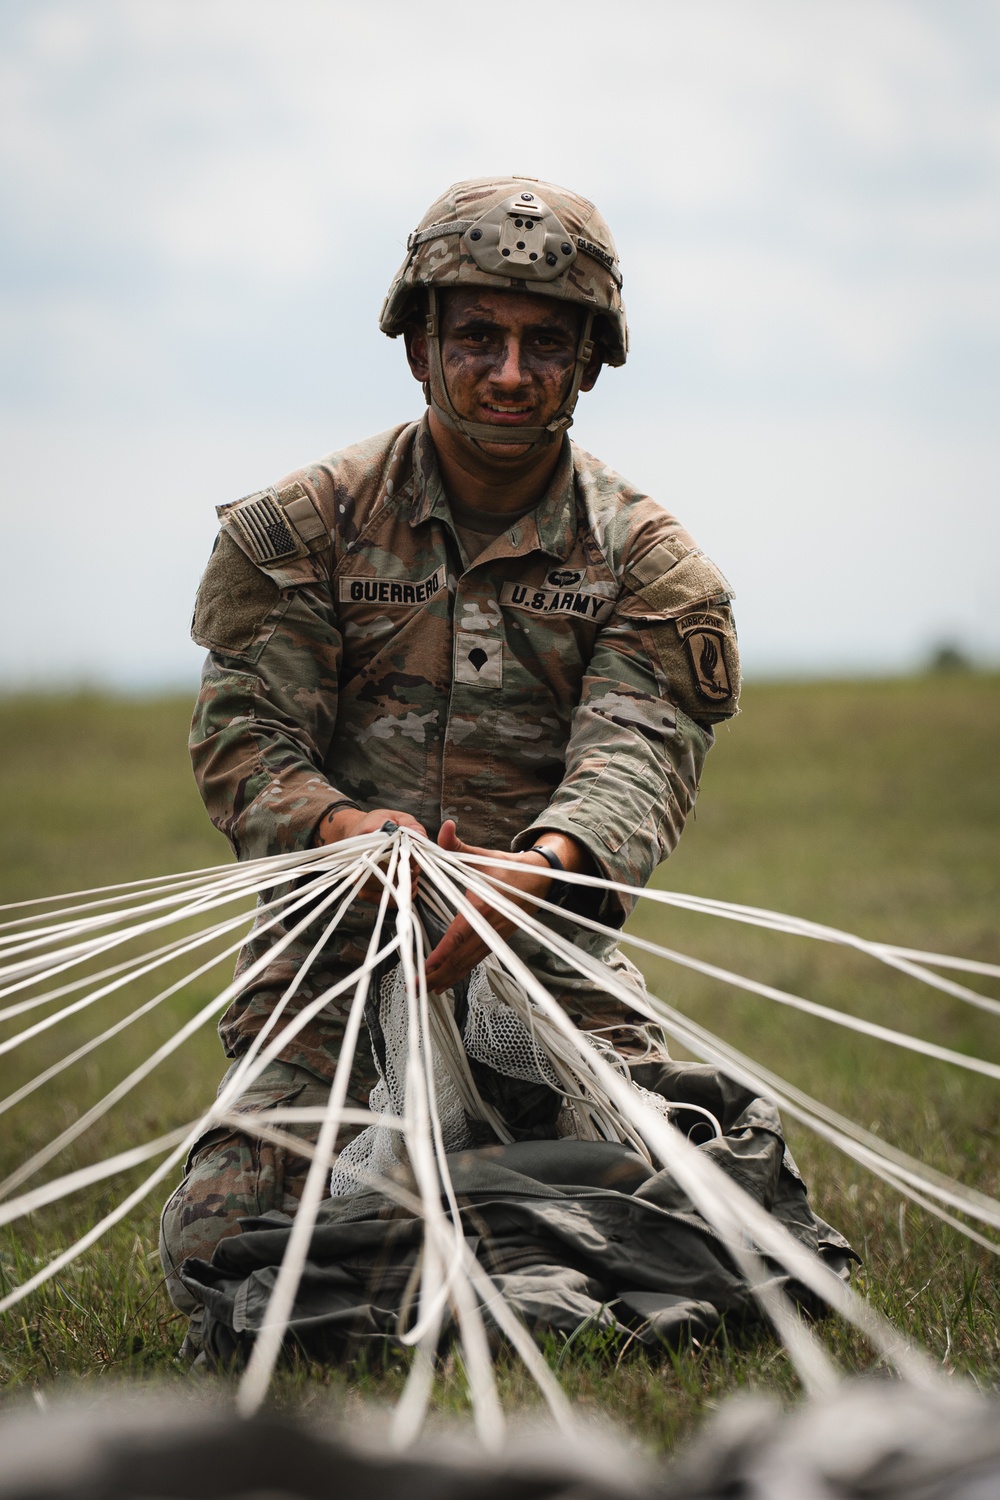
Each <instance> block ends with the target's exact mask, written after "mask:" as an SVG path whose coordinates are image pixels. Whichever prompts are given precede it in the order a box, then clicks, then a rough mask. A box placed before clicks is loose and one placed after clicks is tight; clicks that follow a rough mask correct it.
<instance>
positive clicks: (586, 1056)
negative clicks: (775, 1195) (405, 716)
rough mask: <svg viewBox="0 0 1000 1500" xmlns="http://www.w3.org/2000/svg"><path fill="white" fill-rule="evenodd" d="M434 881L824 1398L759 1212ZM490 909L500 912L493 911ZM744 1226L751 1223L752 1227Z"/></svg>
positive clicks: (815, 1360) (451, 891)
mask: <svg viewBox="0 0 1000 1500" xmlns="http://www.w3.org/2000/svg"><path fill="white" fill-rule="evenodd" d="M430 863H431V861H430V860H428V861H427V865H429V864H430ZM421 865H422V867H424V868H426V866H425V864H424V861H423V860H421ZM428 873H429V871H428ZM436 879H437V881H438V884H439V886H441V888H442V889H443V890H444V891H445V893H446V895H447V896H448V899H449V900H450V901H451V902H452V905H453V906H454V907H455V909H456V910H457V911H459V912H460V913H461V914H462V915H463V916H464V917H465V918H466V920H467V921H468V922H469V924H470V926H471V927H472V928H473V929H474V931H476V932H477V933H478V934H479V936H480V937H481V938H482V939H483V941H484V942H486V943H487V944H488V945H489V946H491V947H492V950H493V952H494V954H495V955H496V956H497V957H498V958H499V959H500V960H501V961H502V963H503V965H504V967H505V968H506V969H507V970H508V972H509V973H510V974H511V975H512V976H513V977H514V978H515V979H516V980H517V981H518V982H519V983H520V984H521V985H522V987H523V988H524V989H525V990H527V991H528V993H529V995H530V996H531V998H532V999H534V1000H535V1002H536V1004H538V1005H539V1007H540V1009H541V1010H542V1012H543V1013H544V1014H547V1015H548V1016H549V1018H550V1019H551V1020H553V1021H554V1022H555V1024H556V1026H557V1027H558V1028H559V1029H560V1030H562V1032H563V1035H564V1036H565V1037H566V1039H567V1040H568V1041H569V1042H570V1043H571V1044H575V1045H576V1046H577V1047H578V1048H579V1051H580V1061H581V1063H582V1064H583V1067H584V1070H585V1071H586V1072H589V1073H591V1075H592V1077H593V1078H594V1081H595V1084H596V1085H597V1086H598V1087H600V1086H601V1085H603V1087H604V1089H605V1091H606V1092H607V1093H608V1094H609V1095H610V1097H611V1099H612V1101H613V1103H614V1104H615V1105H616V1106H617V1107H618V1109H619V1111H620V1112H621V1115H622V1117H623V1119H629V1118H630V1117H631V1122H632V1123H633V1124H636V1125H638V1128H639V1130H640V1132H641V1134H642V1135H643V1136H644V1137H645V1138H646V1141H647V1142H648V1143H649V1144H650V1145H651V1146H652V1147H653V1149H654V1150H655V1151H656V1153H657V1155H658V1156H659V1157H660V1159H661V1161H663V1162H664V1164H665V1165H668V1166H669V1168H670V1169H671V1171H672V1172H673V1173H674V1175H675V1177H676V1179H677V1181H678V1182H679V1183H680V1185H681V1187H682V1188H683V1189H684V1190H685V1192H686V1193H687V1194H688V1196H689V1197H690V1198H691V1201H692V1202H693V1203H694V1205H695V1207H696V1208H697V1209H698V1211H699V1212H700V1213H701V1214H702V1215H703V1216H704V1218H705V1219H706V1221H707V1222H708V1223H709V1224H710V1225H711V1226H712V1227H713V1228H714V1229H715V1230H716V1231H717V1232H718V1233H719V1235H720V1236H721V1238H722V1239H723V1242H724V1243H725V1245H726V1249H727V1250H728V1252H729V1254H730V1256H731V1257H732V1258H733V1260H734V1261H735V1262H736V1264H737V1265H738V1266H739V1267H740V1269H741V1270H742V1272H743V1274H744V1276H745V1277H746V1280H747V1282H748V1284H749V1286H750V1288H751V1290H752V1292H753V1294H754V1296H755V1297H756V1298H757V1300H758V1302H759V1303H760V1305H761V1307H762V1309H763V1311H764V1312H765V1314H766V1315H767V1316H768V1317H769V1319H770V1320H771V1322H772V1324H773V1325H774V1327H775V1330H776V1332H777V1333H778V1336H779V1338H780V1339H781V1340H782V1342H783V1343H784V1345H785V1347H786V1349H787V1350H788V1353H789V1356H790V1358H791V1360H792V1362H793V1364H794V1366H795V1368H796V1370H797V1372H798V1374H799V1377H800V1379H801V1380H802V1382H803V1384H804V1386H805V1387H806V1390H807V1391H809V1392H810V1394H813V1395H824V1394H828V1393H829V1392H830V1391H831V1390H833V1389H834V1387H835V1385H836V1384H837V1382H838V1380H839V1376H838V1374H837V1371H836V1367H835V1366H834V1365H833V1363H832V1361H831V1360H830V1359H829V1358H828V1356H827V1354H826V1352H825V1350H824V1349H823V1348H822V1346H821V1345H820V1343H819V1341H818V1340H817V1339H816V1338H815V1337H814V1335H813V1334H812V1333H811V1332H810V1331H809V1330H808V1328H807V1327H806V1326H805V1324H803V1323H802V1322H801V1321H800V1320H799V1318H798V1316H797V1315H796V1313H795V1310H794V1309H793V1307H792V1305H791V1303H790V1302H789V1301H788V1299H787V1297H785V1295H784V1294H783V1293H782V1292H780V1291H779V1290H778V1289H777V1288H776V1287H775V1286H774V1284H773V1278H771V1277H770V1276H769V1275H768V1272H767V1270H766V1268H765V1267H764V1265H763V1263H762V1261H761V1259H760V1255H759V1254H758V1253H757V1250H756V1249H755V1248H753V1247H752V1246H751V1244H750V1243H749V1242H748V1240H747V1237H746V1233H745V1229H746V1227H748V1219H749V1218H750V1215H749V1207H750V1205H751V1204H753V1208H754V1209H758V1205H757V1204H756V1203H754V1202H753V1200H752V1199H751V1198H750V1196H749V1194H747V1193H745V1192H744V1191H743V1189H742V1188H739V1187H737V1185H736V1184H735V1183H734V1182H733V1181H732V1180H731V1179H730V1178H729V1177H727V1176H726V1174H725V1173H724V1172H722V1170H721V1168H719V1167H717V1166H716V1165H715V1163H714V1162H710V1161H709V1160H708V1159H706V1158H703V1157H701V1156H699V1155H698V1153H697V1151H696V1150H695V1148H694V1147H693V1146H691V1145H690V1143H689V1142H688V1141H687V1140H686V1139H685V1138H684V1137H683V1136H682V1135H681V1133H680V1131H678V1130H677V1129H676V1128H675V1127H674V1126H673V1125H671V1124H670V1123H669V1122H668V1121H666V1120H664V1118H663V1117H662V1116H661V1115H658V1114H656V1112H655V1111H654V1110H652V1109H651V1108H650V1106H648V1105H646V1104H644V1103H643V1102H642V1101H641V1099H640V1098H639V1097H638V1096H637V1095H636V1094H635V1093H634V1092H633V1090H632V1088H631V1085H630V1084H629V1083H627V1082H626V1081H625V1080H624V1079H623V1078H621V1076H620V1075H619V1074H618V1073H617V1072H616V1071H615V1070H614V1069H613V1068H611V1067H609V1066H608V1064H607V1063H606V1062H605V1061H604V1059H603V1058H602V1057H601V1056H600V1054H599V1053H598V1052H597V1051H596V1050H595V1049H593V1048H591V1047H589V1046H588V1044H587V1043H586V1042H585V1041H584V1040H583V1038H582V1037H581V1036H580V1034H579V1032H577V1030H576V1028H575V1027H574V1026H573V1025H572V1023H571V1022H570V1021H569V1020H568V1018H567V1017H566V1016H564V1015H563V1013H562V1011H561V1010H560V1008H559V1007H558V1005H556V1003H555V1001H554V1000H553V999H552V997H551V996H550V995H549V993H548V991H547V990H546V989H545V987H544V986H543V985H542V984H541V983H540V982H539V981H538V980H537V979H536V978H535V976H534V974H532V972H531V970H530V969H529V968H528V966H527V965H526V964H525V963H524V962H523V960H522V959H520V958H519V957H518V955H517V954H516V953H515V952H514V950H513V949H512V948H511V947H510V946H509V945H508V944H507V943H506V942H505V941H504V939H503V938H502V937H500V935H499V933H498V932H497V931H496V929H495V928H494V927H493V926H492V925H491V924H490V923H489V922H488V921H487V920H486V919H485V918H484V917H483V916H482V914H481V913H480V912H479V911H478V910H477V909H476V908H475V907H474V906H473V905H472V903H471V901H469V900H468V899H467V897H466V896H465V895H464V894H463V893H462V891H461V890H460V889H459V888H458V886H456V885H455V884H454V882H453V881H452V880H451V879H450V877H449V876H448V875H446V874H445V872H444V870H443V869H442V868H441V867H440V866H439V868H438V870H437V872H436ZM504 899H505V898H504ZM506 904H507V906H508V907H509V908H510V912H513V913H515V914H516V913H517V912H518V910H519V909H518V908H516V907H514V905H513V903H511V902H507V903H506ZM497 909H498V910H500V907H499V904H498V906H497ZM510 912H508V915H509V914H510ZM623 988H624V986H623ZM612 1080H613V1083H612V1082H611V1081H612ZM653 1121H655V1127H656V1128H655V1129H652V1130H651V1122H653ZM758 1212H759V1214H760V1216H761V1217H762V1218H764V1219H765V1220H767V1231H766V1233H765V1234H764V1235H761V1234H760V1233H759V1232H758V1233H757V1234H756V1235H755V1237H756V1238H757V1239H758V1244H759V1246H760V1248H761V1249H765V1248H767V1249H768V1251H769V1253H773V1251H772V1250H771V1249H770V1246H769V1244H768V1242H769V1241H770V1242H771V1245H773V1244H775V1243H776V1244H777V1245H778V1246H780V1248H781V1250H783V1251H784V1252H785V1253H784V1254H778V1255H776V1256H775V1258H776V1259H777V1260H778V1261H779V1263H780V1264H785V1265H786V1267H787V1268H789V1269H791V1265H792V1263H793V1261H797V1262H799V1263H800V1267H801V1263H802V1262H805V1263H806V1265H807V1274H806V1275H801V1274H800V1280H803V1281H804V1282H805V1284H806V1285H807V1286H812V1287H813V1289H815V1282H816V1281H817V1280H819V1281H820V1283H821V1284H822V1282H823V1281H824V1279H826V1278H828V1279H829V1280H830V1281H831V1282H835V1283H836V1285H837V1287H838V1289H839V1290H840V1291H843V1283H841V1282H840V1281H839V1280H838V1278H837V1277H836V1276H834V1274H833V1273H832V1272H831V1271H830V1270H829V1269H828V1268H827V1267H826V1266H824V1265H823V1264H822V1263H821V1262H820V1261H819V1259H818V1257H815V1256H809V1255H808V1252H805V1251H803V1250H802V1249H801V1247H800V1246H798V1245H797V1244H796V1243H795V1241H794V1240H792V1238H791V1236H790V1235H788V1233H787V1231H785V1230H783V1229H782V1231H781V1233H782V1235H783V1236H784V1240H787V1241H788V1246H787V1247H786V1246H785V1244H784V1242H783V1240H782V1238H781V1236H778V1237H777V1239H776V1237H775V1236H774V1234H773V1233H772V1231H773V1229H774V1228H776V1227H777V1228H780V1227H781V1226H775V1225H773V1224H772V1222H771V1220H770V1218H769V1216H768V1215H767V1214H766V1213H764V1211H763V1210H758ZM750 1222H751V1223H752V1220H751V1221H750ZM793 1251H794V1254H793ZM819 1295H821V1296H822V1295H823V1292H822V1291H821V1292H820V1293H819ZM825 1300H827V1301H830V1297H829V1296H827V1297H826V1298H825ZM893 1332H894V1331H893Z"/></svg>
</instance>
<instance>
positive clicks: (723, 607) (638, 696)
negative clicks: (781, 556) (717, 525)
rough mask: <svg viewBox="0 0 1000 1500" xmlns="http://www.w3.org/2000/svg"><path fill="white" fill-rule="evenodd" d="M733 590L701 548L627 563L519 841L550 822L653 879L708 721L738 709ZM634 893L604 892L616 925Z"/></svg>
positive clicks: (697, 773)
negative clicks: (539, 804) (549, 790)
mask: <svg viewBox="0 0 1000 1500" xmlns="http://www.w3.org/2000/svg"><path fill="white" fill-rule="evenodd" d="M671 575H673V576H671ZM730 597H731V591H730V589H729V586H728V584H727V583H726V581H725V579H724V578H723V577H722V575H721V574H720V573H719V572H718V571H717V570H716V569H715V568H714V567H713V565H712V564H711V563H709V562H708V560H707V559H706V558H704V557H703V556H702V555H701V554H700V553H696V552H692V553H689V554H688V555H687V556H686V557H684V558H682V559H677V558H675V557H674V556H673V555H672V554H671V553H670V552H669V551H667V550H666V549H665V548H662V547H659V546H656V547H654V548H653V549H652V550H651V552H650V553H647V554H646V555H645V557H644V558H643V559H642V560H641V562H640V563H639V564H637V565H636V568H635V571H634V572H631V573H628V574H626V587H625V589H624V591H623V593H622V595H621V597H620V599H619V601H618V603H617V606H616V608H615V610H614V612H613V613H612V615H611V617H610V619H609V621H608V624H607V625H606V626H605V627H604V628H603V630H602V631H601V632H600V634H599V636H598V638H597V642H596V647H595V650H594V653H593V656H592V657H591V660H590V664H589V670H588V673H587V676H586V678H585V680H584V687H583V693H582V695H581V700H580V703H579V705H578V707H577V709H576V711H575V714H574V716H573V723H572V728H571V732H570V739H569V743H568V745H567V750H566V770H565V775H564V777H563V780H562V782H561V783H560V785H559V787H558V789H557V791H556V793H555V795H554V796H553V798H552V800H551V802H550V803H549V806H548V807H547V808H546V809H545V811H544V812H543V813H542V814H540V815H539V817H538V818H537V819H536V820H535V823H534V824H533V826H532V827H531V828H529V829H527V830H526V831H525V832H524V833H522V834H520V835H519V836H518V838H517V839H516V840H515V843H514V847H515V848H517V849H525V848H528V847H530V845H531V844H532V843H533V842H534V840H535V839H536V838H537V837H538V835H539V833H540V832H541V831H542V830H543V829H553V830H556V831H559V832H561V833H566V834H568V835H570V837H572V838H574V839H576V840H577V841H578V842H579V843H581V844H582V845H583V846H584V847H585V848H586V849H587V851H588V853H589V854H590V856H591V858H592V859H593V861H594V865H595V866H596V868H597V871H598V873H599V874H601V875H602V876H604V877H605V878H606V879H610V880H617V881H621V882H622V883H623V884H627V885H635V886H642V885H645V884H646V882H647V881H648V880H649V878H650V876H651V875H652V873H653V871H654V869H655V868H656V866H657V865H658V864H659V863H660V862H661V861H662V860H664V859H666V857H667V856H668V855H669V854H670V853H671V852H672V851H673V849H674V848H675V847H676V845H677V841H678V840H679V838H680V836H681V832H682V830H683V828H684V823H685V821H686V819H687V815H688V813H689V812H690V810H691V808H692V807H693V805H694V802H695V798H696V796H697V792H698V783H699V780H700V777H701V771H702V767H703V765H704V763H705V757H706V755H707V754H708V751H709V750H710V748H711V746H712V744H713V743H714V732H713V727H712V726H713V725H714V724H716V723H718V722H719V721H720V720H722V719H726V718H729V717H731V716H732V715H733V714H735V713H736V711H737V703H738V697H739V658H738V655H737V645H736V631H735V627H734V625H733V620H732V613H731V610H730V602H729V601H730ZM633 905H634V900H633V899H630V898H628V897H626V896H622V895H620V894H618V893H613V892H609V893H608V894H607V895H606V896H605V898H604V899H603V901H602V903H601V907H600V909H599V911H598V916H599V919H600V920H601V921H603V922H607V923H608V924H609V925H612V926H620V925H621V923H622V922H624V920H625V918H626V917H627V916H628V914H629V912H630V910H631V908H632V906H633Z"/></svg>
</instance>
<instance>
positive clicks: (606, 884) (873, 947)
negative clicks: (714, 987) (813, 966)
mask: <svg viewBox="0 0 1000 1500" xmlns="http://www.w3.org/2000/svg"><path fill="white" fill-rule="evenodd" d="M445 852H446V851H444V850H440V849H439V850H438V853H439V854H443V853H445ZM460 858H461V859H462V861H463V862H464V863H465V864H466V867H468V865H492V866H493V868H494V869H495V868H496V860H495V859H493V860H491V859H490V857H489V856H488V855H482V854H463V855H461V856H460ZM504 865H505V867H506V869H508V870H518V871H524V872H525V873H531V874H537V873H538V866H537V865H529V864H517V863H516V862H515V861H513V860H505V861H504ZM486 878H487V879H495V878H496V877H491V876H487V877H486ZM559 879H560V881H562V882H568V883H569V884H572V885H579V886H586V887H589V888H591V889H594V890H600V891H618V892H620V893H622V894H624V895H627V896H631V897H633V898H638V899H639V900H642V901H652V902H655V903H659V904H661V905H666V906H675V907H678V908H680V909H682V910H689V911H697V912H701V913H703V914H705V915H708V916H717V917H723V918H725V919H726V920H728V921H732V922H740V923H742V924H744V925H747V926H751V927H765V928H769V929H771V930H773V931H776V932H784V933H786V934H788V935H790V936H795V937H806V938H814V939H816V940H817V941H819V942H825V943H833V944H836V945H838V946H840V947H847V948H854V949H856V950H857V951H858V952H860V953H864V954H867V955H868V956H870V957H872V958H874V959H876V960H878V962H879V963H883V964H887V965H888V966H889V967H891V968H897V969H900V970H901V972H903V973H906V974H908V975H910V977H911V978H915V979H918V980H920V982H921V983H922V984H926V985H928V986H930V988H932V989H936V990H940V991H941V992H942V993H943V994H946V995H951V996H952V997H953V998H955V999H958V1000H965V1001H967V1002H968V1003H969V1004H970V1005H977V1006H980V1007H981V1008H982V1009H985V1010H991V1011H995V1012H1000V1001H997V1000H993V999H992V998H991V997H990V996H988V995H982V994H980V993H979V991H978V990H970V989H968V988H966V986H964V985H956V984H952V982H951V981H950V980H947V979H943V978H942V977H941V975H939V974H933V973H931V972H929V970H928V969H927V968H926V967H924V965H925V964H928V963H936V964H938V965H939V966H940V967H942V968H945V967H947V968H953V969H960V970H966V971H967V972H969V973H974V974H985V975H992V976H995V977H997V978H1000V966H998V965H995V964H985V963H981V962H979V961H978V960H973V959H962V958H955V957H948V956H947V955H943V954H940V953H922V952H920V951H919V950H917V949H904V948H896V947H894V946H892V945H890V944H886V943H876V942H870V941H869V940H868V939H867V938H862V937H859V936H858V935H857V934H856V933H852V932H846V931H843V930H842V929H840V928H837V927H828V926H824V925H823V924H821V923H818V922H812V921H809V920H808V919H806V918H804V917H792V916H788V915H786V914H784V913H782V912H772V911H768V910H766V908H763V907H753V906H741V905H739V904H738V903H736V902H730V901H717V900H713V899H710V898H709V897H704V896H687V895H683V894H680V893H678V892H674V891H661V890H656V889H649V888H648V887H634V886H629V885H625V884H623V883H622V882H621V881H617V880H605V879H604V878H603V877H601V876H596V875H582V874H578V873H577V872H575V871H570V870H567V871H565V872H564V873H563V874H561V875H560V876H559ZM529 899H532V900H535V899H536V898H529ZM540 904H542V905H548V903H544V902H542V903H540ZM550 909H551V908H550ZM560 915H562V916H566V915H573V914H568V913H566V912H565V911H562V910H560ZM574 920H576V918H575V915H574ZM605 930H606V931H609V932H614V934H615V937H616V938H619V939H620V938H621V937H622V936H625V937H628V934H622V933H620V932H619V931H618V929H617V928H608V929H605ZM631 941H636V939H631ZM911 959H921V960H923V964H921V963H910V960H911Z"/></svg>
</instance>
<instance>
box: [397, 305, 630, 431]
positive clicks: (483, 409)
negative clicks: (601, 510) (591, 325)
mask: <svg viewBox="0 0 1000 1500" xmlns="http://www.w3.org/2000/svg"><path fill="white" fill-rule="evenodd" d="M441 300H442V302H443V308H442V314H441V363H442V367H443V369H444V376H445V380H446V381H447V384H448V394H449V396H450V397H451V400H452V403H453V405H454V407H455V409H456V411H457V412H458V414H459V416H461V417H464V418H465V419H466V420H467V421H470V422H486V423H489V424H490V425H492V426H496V427H519V426H520V427H543V426H544V425H545V423H546V422H549V421H551V420H552V418H553V417H554V416H555V415H556V412H557V411H558V410H559V408H560V406H561V405H562V403H563V401H564V399H565V397H566V395H567V392H568V391H569V387H570V382H571V381H572V378H573V366H574V361H575V359H576V348H577V340H578V338H579V332H580V312H579V309H578V308H576V307H573V306H571V305H569V304H567V303H565V302H560V301H559V300H557V299H556V298H555V297H539V296H535V295H534V294H532V293H527V292H502V291H488V290H486V289H485V288H479V287H462V288H458V287H456V288H455V289H453V290H451V291H449V292H447V293H446V294H445V295H444V296H443V297H442V299H441ZM410 356H411V364H412V366H413V373H414V374H415V375H416V376H417V378H418V379H427V375H428V372H427V369H426V340H424V339H422V338H421V337H420V335H416V336H415V337H414V338H413V340H412V344H411V348H410ZM599 370H600V360H599V359H597V360H594V361H592V362H591V366H589V367H588V369H587V372H586V374H585V376H584V380H583V383H582V386H581V389H582V390H585V391H588V390H590V388H591V386H593V384H594V382H595V381H596V379H597V375H598V373H599ZM506 452H507V453H510V448H509V447H508V448H507V449H506Z"/></svg>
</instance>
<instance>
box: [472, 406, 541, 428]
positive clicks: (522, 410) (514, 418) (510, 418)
mask: <svg viewBox="0 0 1000 1500" xmlns="http://www.w3.org/2000/svg"><path fill="white" fill-rule="evenodd" d="M481 404H482V408H483V411H484V412H486V414H487V416H488V417H489V420H490V421H491V422H497V423H498V424H503V425H507V424H508V423H516V422H523V421H524V419H525V417H530V416H531V413H532V411H533V410H534V408H533V406H532V405H531V403H530V402H529V403H527V404H525V403H523V402H513V401H507V402H503V403H501V402H498V401H483V402H482V403H481Z"/></svg>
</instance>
